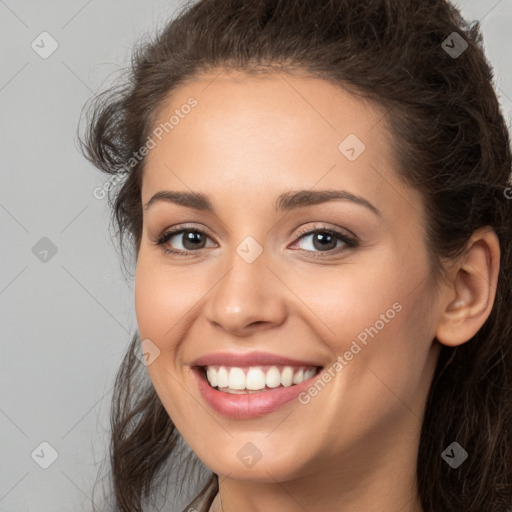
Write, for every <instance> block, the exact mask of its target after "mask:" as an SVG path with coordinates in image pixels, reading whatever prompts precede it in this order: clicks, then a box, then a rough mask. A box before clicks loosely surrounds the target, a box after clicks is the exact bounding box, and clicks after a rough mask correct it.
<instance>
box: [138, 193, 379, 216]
mask: <svg viewBox="0 0 512 512" xmlns="http://www.w3.org/2000/svg"><path fill="white" fill-rule="evenodd" d="M158 201H164V202H169V203H174V204H178V205H181V206H186V207H188V208H193V209H195V210H199V211H204V212H210V213H215V209H214V208H213V205H212V203H211V201H210V199H209V198H208V196H207V195H205V194H201V193H199V192H176V191H171V190H161V191H159V192H157V193H156V194H154V195H153V196H152V197H151V199H150V200H149V201H148V202H147V203H146V204H145V205H144V209H145V210H147V209H148V208H149V207H150V206H151V205H153V204H154V203H156V202H158ZM329 201H350V202H352V203H355V204H358V205H360V206H364V207H365V208H367V209H368V210H370V211H371V212H373V213H374V214H376V215H379V216H380V215H381V212H380V211H379V209H378V208H376V207H375V206H374V205H373V204H372V203H370V202H369V201H367V200H366V199H364V198H363V197H360V196H357V195H355V194H352V193H350V192H347V191H346V190H298V191H288V192H284V193H283V194H281V195H280V196H279V197H278V198H277V201H276V202H275V204H274V209H275V210H276V212H278V211H283V210H284V211H289V210H294V209H296V208H304V207H306V206H313V205H316V204H321V203H326V202H329Z"/></svg>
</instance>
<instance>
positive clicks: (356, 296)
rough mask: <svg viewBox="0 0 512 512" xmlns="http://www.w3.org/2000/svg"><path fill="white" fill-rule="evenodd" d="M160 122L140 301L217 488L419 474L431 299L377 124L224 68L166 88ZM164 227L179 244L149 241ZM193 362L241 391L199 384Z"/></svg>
mask: <svg viewBox="0 0 512 512" xmlns="http://www.w3.org/2000/svg"><path fill="white" fill-rule="evenodd" d="M191 97H193V98H194V99H195V101H197V104H195V103H194V101H189V99H190V98H191ZM193 103H194V104H195V106H193V108H188V107H183V106H184V105H191V104H193ZM173 115H174V116H175V117H174V119H173V120H172V121H171V124H172V126H171V124H167V128H166V130H165V129H164V130H162V129H161V128H160V130H159V131H157V132H155V133H158V134H159V137H153V139H154V141H155V142H156V146H155V147H153V148H152V149H151V150H150V152H149V154H148V156H147V161H146V168H145V173H144V176H143V184H142V198H141V199H142V203H143V205H144V211H143V232H142V240H141V245H140V251H139V254H138V262H137V271H136V283H135V302H136V314H137V322H138V327H139V332H140V336H141V339H142V340H149V341H144V343H145V345H143V346H144V347H145V349H147V350H148V352H149V353H150V354H152V355H151V360H148V361H149V364H148V366H147V370H148V372H149V375H150V378H151V380H152V382H153V384H154V387H155V389H156V392H157V393H158V396H159V397H160V399H161V401H162V403H163V405H164V406H165V408H166V410H167V411H168V413H169V415H170V417H171V419H172V421H173V422H174V424H175V425H176V427H177V428H178V430H179V431H180V433H181V434H182V436H183V437H184V439H185V440H186V442H187V443H188V444H189V445H190V446H191V448H192V449H193V450H194V452H195V453H196V454H197V455H198V456H199V458H200V459H201V460H202V461H203V462H204V463H205V464H206V465H207V466H208V467H209V468H210V469H212V470H213V471H214V472H215V473H217V474H219V475H229V477H230V478H236V479H247V480H253V481H260V482H274V481H288V480H291V479H293V478H298V477H301V476H302V477H304V476H308V475H309V476H311V475H313V474H315V473H318V472H319V471H321V470H326V469H327V468H329V471H330V472H331V473H332V472H335V471H337V472H338V473H339V474H344V475H345V476H347V475H348V474H356V473H357V472H358V471H359V470H361V471H363V470H365V471H367V472H368V471H370V473H371V469H370V470H369V469H368V468H375V467H377V466H378V467H380V468H382V467H383V466H387V465H389V466H393V467H395V468H396V467H397V465H396V464H397V461H402V462H403V461H404V460H405V459H407V460H410V461H412V460H414V459H415V458H416V451H415V450H416V448H417V445H416V443H417V442H418V435H419V431H420V427H421V422H422V415H423V409H424V406H425V400H426V396H427V393H428V388H429V385H430V382H431V379H432V375H433V371H434V367H435V361H436V356H437V353H438V345H437V344H434V343H433V339H434V336H435V329H436V325H435V318H436V304H437V303H436V293H435V289H434V287H433V279H432V277H431V275H430V272H429V260H428V255H427V249H428V247H427V246H426V243H425V237H424V232H425V231H424V230H425V227H424V226H425V219H424V217H423V213H422V211H423V210H422V206H421V198H420V195H419V193H418V192H416V191H414V190H412V189H410V188H407V187H406V186H405V185H404V183H403V182H402V181H401V180H400V178H399V177H398V175H397V173H396V164H395V163H394V160H393V154H392V152H391V148H390V140H389V138H388V132H387V130H386V123H385V119H384V116H385V114H384V112H383V111H381V110H379V109H377V107H371V106H370V105H368V104H366V103H364V102H362V101H361V99H360V98H358V97H355V96H353V95H351V94H349V93H348V92H346V91H344V90H342V89H340V88H338V87H335V86H334V85H331V84H329V83H327V82H325V81H322V80H319V79H315V78H300V77H292V76H290V75H280V74H272V75H268V76H267V77H265V78H249V77H247V76H245V75H242V74H233V73H231V74H227V73H223V74H221V75H219V76H218V77H217V78H215V75H203V76H202V77H201V78H199V79H197V80H195V81H194V82H192V83H190V84H187V85H186V86H183V87H182V88H180V89H178V90H176V91H175V92H174V93H173V95H172V97H171V98H170V101H169V102H168V104H167V106H166V107H165V108H164V109H162V110H161V111H160V117H159V119H158V122H157V123H156V124H155V127H154V128H157V127H158V125H159V124H160V123H165V122H166V121H169V119H170V118H171V116H173ZM176 120H178V121H176ZM169 127H170V128H169ZM166 131H167V132H168V133H166ZM162 133H163V136H162ZM159 138H161V140H159ZM163 191H165V192H172V193H183V194H192V193H194V194H201V195H204V196H207V199H208V202H209V204H210V206H211V211H209V210H207V209H204V208H202V207H200V205H196V207H194V205H191V204H190V205H188V206H187V205H186V204H183V203H182V204H178V202H175V201H172V200H171V195H170V194H167V196H165V195H162V194H160V197H159V198H158V197H155V198H154V196H155V194H157V193H160V192H163ZM299 191H304V192H303V194H302V195H301V197H299V198H298V199H301V198H302V199H304V201H303V202H301V201H299V200H294V199H293V195H294V194H296V193H298V192H299ZM321 191H332V192H337V193H340V197H339V198H337V199H332V200H330V201H327V200H326V197H325V196H324V197H323V198H322V197H320V196H317V194H319V193H320V192H321ZM310 196H311V197H310ZM174 197H177V196H174ZM152 198H153V200H152V201H151V204H150V205H148V206H146V205H147V204H148V202H150V200H151V199H152ZM312 198H313V200H311V199H312ZM314 198H317V199H314ZM203 206H204V205H203ZM170 228H181V229H185V228H186V230H187V231H186V232H185V233H183V232H182V233H180V234H174V235H170V236H168V237H166V239H164V240H166V241H165V242H164V243H163V244H161V245H157V243H156V241H158V240H159V239H161V240H162V238H161V237H162V235H164V234H165V233H166V232H167V231H169V229H170ZM197 230H200V231H201V232H202V233H197ZM315 230H316V231H315ZM166 249H173V250H175V251H178V253H168V252H165V250H166ZM186 251H189V252H188V253H186ZM255 353H258V354H259V358H258V357H256V355H255ZM242 356H246V357H245V359H243V358H242ZM237 357H238V359H237ZM208 358H209V359H208ZM208 363H210V364H208ZM204 366H211V367H212V368H213V370H218V371H213V370H212V369H210V370H209V371H208V373H209V375H210V377H211V378H212V379H215V378H217V382H218V383H219V384H221V385H222V387H229V386H232V387H233V388H243V387H244V386H248V387H252V388H254V389H253V391H252V392H251V393H247V390H245V391H244V390H238V392H237V391H236V390H235V392H234V393H230V392H228V390H223V391H220V390H217V389H213V387H211V386H210V385H209V384H208V383H207V382H206V380H205V377H204V373H205V372H206V371H207V368H206V369H204V370H203V369H202V368H201V367H204ZM221 366H224V367H225V371H224V370H221V369H220V367H221ZM272 366H276V367H277V369H276V368H271V367H272ZM287 366H288V367H290V368H285V367H287ZM232 367H233V369H232ZM309 367H312V368H313V370H312V371H315V370H314V369H315V368H318V367H322V370H321V371H320V373H319V374H318V375H316V376H313V377H311V373H310V372H306V370H307V369H308V368H309ZM301 368H302V370H303V371H302V373H301V371H300V369H301ZM276 371H277V373H276ZM249 372H250V376H248V374H249ZM214 373H215V375H213V374H214ZM225 378H227V380H224V379H225ZM230 378H231V379H232V380H231V381H229V379H230ZM304 378H306V380H305V381H303V382H302V383H300V381H301V380H303V379H304ZM219 379H220V382H219ZM262 379H263V380H262ZM290 381H291V382H292V385H290ZM212 382H213V383H215V381H212ZM293 382H296V383H297V384H293ZM262 383H263V384H262ZM315 383H316V384H315ZM262 385H264V386H266V388H265V390H260V391H256V390H257V388H261V386H262ZM273 386H278V387H273ZM367 474H369V473H367Z"/></svg>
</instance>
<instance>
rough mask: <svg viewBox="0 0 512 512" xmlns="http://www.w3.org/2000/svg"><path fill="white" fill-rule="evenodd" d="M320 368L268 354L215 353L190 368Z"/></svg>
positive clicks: (302, 361)
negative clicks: (274, 366)
mask: <svg viewBox="0 0 512 512" xmlns="http://www.w3.org/2000/svg"><path fill="white" fill-rule="evenodd" d="M210 365H220V366H267V365H268V366H272V365H276V366H322V364H319V363H317V362H314V361H306V360H299V359H293V358H290V357H286V356H281V355H278V354H271V353H269V352H246V353H239V354H237V353H235V352H215V353H213V354H206V355H204V356H201V357H199V358H198V359H195V360H194V361H193V362H192V363H191V366H210Z"/></svg>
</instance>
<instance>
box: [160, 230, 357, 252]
mask: <svg viewBox="0 0 512 512" xmlns="http://www.w3.org/2000/svg"><path fill="white" fill-rule="evenodd" d="M187 232H191V233H201V234H203V235H206V236H207V237H208V234H207V233H206V232H205V231H203V230H201V229H198V228H195V227H190V226H176V227H174V228H171V229H169V230H167V231H165V232H164V233H162V234H161V235H160V236H159V237H158V239H157V240H156V241H155V242H154V244H155V245H157V246H161V248H162V251H163V252H164V253H166V254H177V255H180V256H190V255H193V254H194V253H196V252H199V251H200V250H201V249H198V250H197V251H189V250H181V249H169V248H168V247H164V244H165V243H166V242H168V241H169V240H170V239H171V238H172V237H173V236H176V235H179V234H182V233H187ZM318 233H326V234H329V235H332V236H334V237H336V238H337V239H338V240H340V241H342V242H343V243H344V244H345V245H346V247H345V248H343V247H342V248H337V249H329V250H328V251H308V250H306V249H301V250H302V251H305V252H307V253H312V254H311V257H313V258H325V257H329V256H333V255H334V254H338V253H339V252H341V251H343V250H346V249H347V248H349V249H351V248H355V247H357V246H358V245H359V244H358V241H357V239H356V238H355V237H354V238H352V237H350V236H348V235H346V234H344V233H341V232H339V231H336V230H334V229H331V228H328V227H325V226H320V227H317V226H315V229H303V230H301V231H299V233H298V236H297V238H296V240H295V242H298V241H299V240H301V239H302V238H305V237H306V235H308V236H309V235H315V234H318ZM208 238H210V237H208ZM324 254H325V256H324Z"/></svg>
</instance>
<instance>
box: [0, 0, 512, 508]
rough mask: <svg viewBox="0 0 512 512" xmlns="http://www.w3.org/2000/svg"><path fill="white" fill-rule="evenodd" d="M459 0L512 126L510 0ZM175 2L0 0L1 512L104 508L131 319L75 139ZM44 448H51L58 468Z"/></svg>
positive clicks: (129, 298)
mask: <svg viewBox="0 0 512 512" xmlns="http://www.w3.org/2000/svg"><path fill="white" fill-rule="evenodd" d="M457 5H458V6H460V7H461V8H462V12H463V15H464V16H465V17H466V18H469V19H475V20H476V19H478V20H480V21H481V23H482V28H483V33H484V40H485V47H486V51H487V55H488V57H489V59H490V61H491V63H492V64H493V65H494V68H495V73H496V86H497V92H498V94H499V97H500V101H501V105H502V107H503V110H504V113H505V115H506V117H507V120H508V124H509V126H511V125H512V60H511V58H510V54H511V50H512V34H511V30H512V0H501V1H498V0H464V1H462V0H461V1H459V2H458V3H457ZM177 6H178V2H176V1H169V0H168V1H164V0H148V1H145V2H143V1H141V0H139V1H134V2H126V1H124V2H121V1H120V0H104V1H99V0H89V1H84V0H71V1H67V2H64V1H61V2H57V1H49V0H43V1H35V0H32V1H27V0H24V1H23V0H20V1H15V0H0V42H1V49H2V53H1V73H0V109H1V114H0V119H1V121H0V123H1V124H0V140H1V145H0V147H1V153H0V156H1V159H0V161H1V165H2V167H1V187H0V222H1V224H0V226H1V237H2V242H1V247H2V250H1V253H2V264H1V268H0V321H1V331H2V358H1V363H0V364H1V367H0V368H1V370H0V379H1V395H0V432H1V434H0V439H1V451H0V455H1V468H0V476H1V478H0V511H3V512H24V511H30V512H36V511H37V512H50V511H51V512H69V511H71V510H73V511H75V510H76V511H91V510H92V500H94V501H95V503H97V504H98V505H99V504H100V503H101V495H98V496H97V494H98V493H99V491H98V490H97V491H96V492H95V495H94V496H93V494H92V490H93V484H94V482H95V481H96V479H97V478H98V476H99V475H98V471H99V470H100V463H101V461H102V460H103V459H104V457H105V455H106V449H107V445H106V443H107V442H108V428H109V418H108V413H109V404H110V398H111V390H112V386H113V379H114V376H115V372H116V370H117V368H118V366H119V364H120V361H121V357H122V354H123V353H124V350H125V348H126V346H127V344H128V342H129V339H130V337H131V334H132V333H133V332H134V330H135V329H136V320H135V314H134V307H133V283H132V282H130V280H129V279H128V280H127V279H126V277H125V276H124V275H123V272H122V266H121V263H120V258H119V255H118V253H117V252H116V249H115V244H114V243H112V241H111V238H110V232H109V227H108V224H109V215H110V212H109V210H108V204H107V199H106V198H105V199H96V198H95V197H94V195H93V190H94V189H95V188H96V187H98V186H102V185H103V183H104V182H105V181H106V178H107V177H106V175H104V174H103V173H101V172H100V171H97V170H96V169H95V168H93V167H92V165H90V164H89V163H88V162H87V161H86V160H85V159H83V158H82V157H81V155H80V154H79V152H78V150H77V146H76V139H75V134H76V128H77V124H78V121H79V116H80V111H81V108H82V106H83V105H84V103H85V102H86V100H87V99H88V98H89V97H90V96H91V95H92V94H94V93H97V92H100V91H102V90H104V89H105V88H106V87H107V86H108V85H109V84H110V83H111V81H112V80H115V79H116V78H117V77H118V75H116V73H119V70H120V69H121V68H122V67H123V66H125V65H127V64H128V63H129V57H130V52H131V49H132V47H133V44H134V43H135V42H136V41H138V39H139V37H140V36H141V35H142V34H144V33H146V32H148V31H149V32H154V31H155V30H156V29H157V28H161V27H162V26H163V25H164V24H165V22H166V21H167V20H168V19H169V18H170V17H171V16H172V15H173V13H174V12H175V10H176V7H177ZM44 31H46V32H48V33H49V34H50V35H51V37H52V38H53V39H54V40H56V41H57V43H58V48H57V50H56V51H55V52H54V53H53V54H51V55H50V56H49V57H47V58H42V57H41V56H40V55H39V54H38V53H36V51H35V50H34V49H33V48H32V47H31V44H32V42H33V41H34V40H35V42H36V43H38V44H39V47H40V49H39V51H40V52H44V51H48V50H49V49H51V41H50V39H48V38H47V39H44V43H41V37H39V35H40V34H41V33H42V32H44ZM45 37H47V36H45ZM36 43H35V44H36ZM42 238H47V239H49V240H50V241H51V242H48V240H42V241H41V239H42ZM34 246H35V249H34ZM52 248H53V251H55V249H56V251H57V252H56V253H55V254H53V253H52ZM44 250H48V251H49V252H48V253H45V252H44ZM42 442H46V443H49V444H50V445H51V447H53V449H54V450H55V451H56V454H57V458H56V459H55V460H54V461H53V462H52V451H51V449H50V448H48V447H47V446H46V445H43V446H40V445H41V443H42ZM49 462H52V464H51V465H50V466H49V467H48V468H47V469H43V468H42V467H41V464H43V465H44V464H45V463H46V464H48V463H49ZM107 469H108V468H107Z"/></svg>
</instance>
